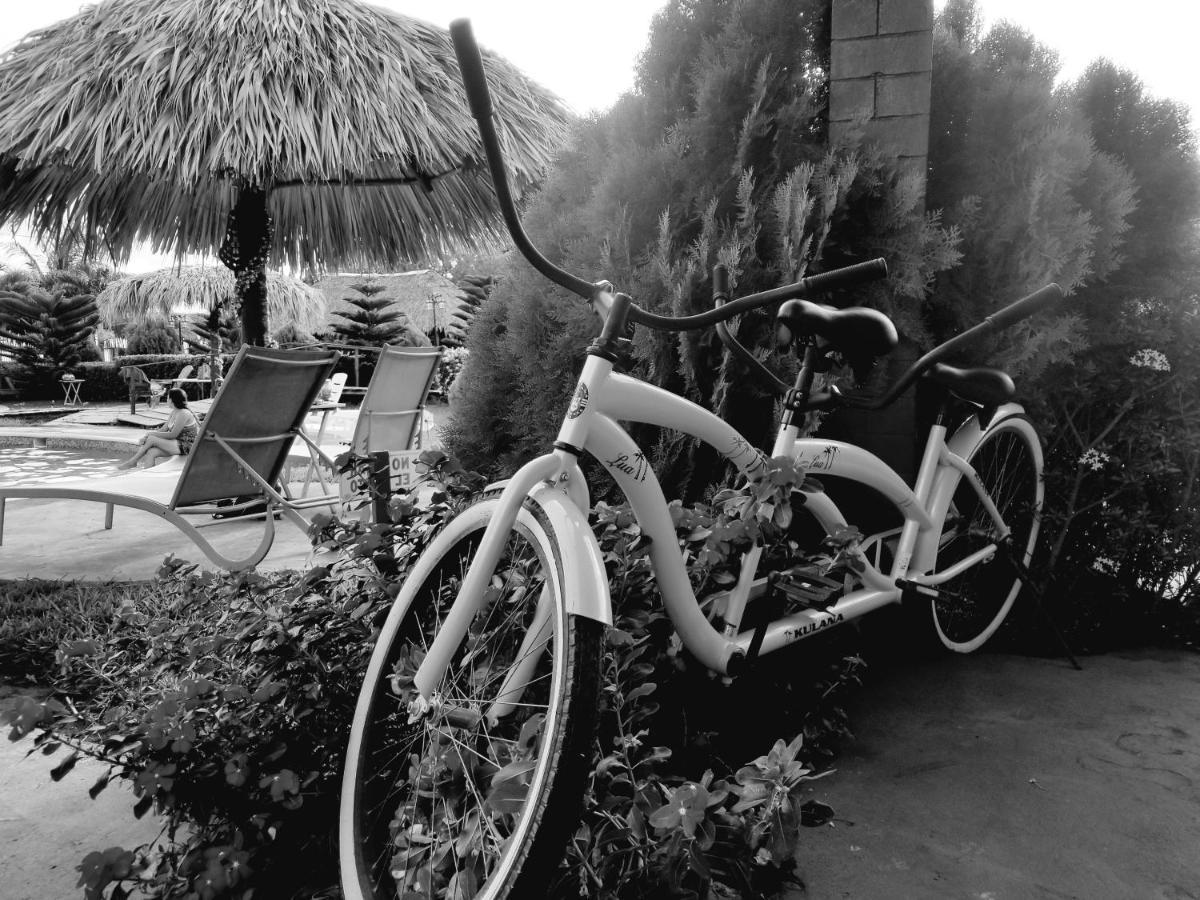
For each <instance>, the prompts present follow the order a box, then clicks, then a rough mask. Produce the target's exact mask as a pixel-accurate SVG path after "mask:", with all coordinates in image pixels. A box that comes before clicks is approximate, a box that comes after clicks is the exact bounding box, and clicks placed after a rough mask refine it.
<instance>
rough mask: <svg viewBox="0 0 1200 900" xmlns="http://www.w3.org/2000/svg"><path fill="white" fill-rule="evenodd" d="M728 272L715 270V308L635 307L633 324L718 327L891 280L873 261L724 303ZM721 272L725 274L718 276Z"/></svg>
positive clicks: (668, 328) (879, 263)
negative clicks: (664, 311) (675, 311)
mask: <svg viewBox="0 0 1200 900" xmlns="http://www.w3.org/2000/svg"><path fill="white" fill-rule="evenodd" d="M724 269H725V267H724V266H717V267H716V268H715V269H714V270H713V279H714V281H713V294H714V296H715V297H717V299H718V304H719V305H718V306H717V307H716V308H715V309H710V310H706V311H704V312H702V313H696V314H695V315H693V316H660V315H658V314H657V313H652V312H649V311H647V310H644V309H642V308H641V307H639V306H632V307H630V309H629V321H631V322H635V323H637V324H639V325H645V326H647V327H648V328H657V329H659V330H663V331H690V330H691V329H693V328H706V327H708V326H709V325H716V324H717V323H718V322H724V321H725V320H726V319H732V318H733V317H734V316H737V315H741V314H742V313H744V312H747V311H748V310H751V309H758V308H759V307H760V306H768V305H770V304H772V303H778V302H780V301H782V300H795V299H798V298H800V297H807V296H809V295H810V294H817V293H821V292H822V291H831V290H836V289H838V288H844V287H850V286H852V285H856V284H861V283H863V282H865V281H874V280H876V279H879V278H886V277H887V263H886V262H884V260H883V259H872V260H868V261H867V262H863V263H857V264H855V265H853V266H846V267H845V268H844V269H834V270H833V271H832V272H822V273H821V274H820V275H811V276H809V277H808V278H803V279H801V280H800V281H797V282H795V283H793V284H785V285H784V286H783V287H777V288H772V289H771V290H769V291H760V292H759V293H757V294H747V295H746V296H745V297H738V299H736V300H731V301H729V302H728V303H724V304H721V303H720V299H721V298H722V297H723V296H727V295H728V289H729V280H728V277H729V276H728V272H725V271H724ZM718 271H721V272H722V273H723V274H720V275H718V274H717V273H718ZM722 287H723V290H720V292H719V293H718V289H719V288H722Z"/></svg>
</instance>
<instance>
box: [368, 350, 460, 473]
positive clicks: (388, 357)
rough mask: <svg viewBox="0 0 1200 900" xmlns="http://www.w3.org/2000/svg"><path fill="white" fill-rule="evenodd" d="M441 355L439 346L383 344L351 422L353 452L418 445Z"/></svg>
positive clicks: (412, 448) (372, 451)
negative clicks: (360, 402) (430, 389)
mask: <svg viewBox="0 0 1200 900" xmlns="http://www.w3.org/2000/svg"><path fill="white" fill-rule="evenodd" d="M441 357H442V350H441V348H440V347H395V346H391V345H389V346H387V347H384V348H383V350H382V351H381V352H380V354H379V362H378V363H377V364H376V366H375V372H374V374H373V375H372V376H371V383H370V384H368V385H367V393H366V396H364V397H363V402H362V406H361V407H360V408H359V411H358V423H357V424H356V425H355V426H354V437H353V439H352V440H351V442H350V448H351V449H352V450H353V451H354V454H355V455H356V456H367V455H369V454H371V453H377V452H379V451H381V450H414V449H419V448H420V446H421V431H422V425H423V424H424V414H425V398H426V397H428V396H429V388H430V385H432V384H433V375H434V373H435V372H436V371H437V364H438V360H439V359H441Z"/></svg>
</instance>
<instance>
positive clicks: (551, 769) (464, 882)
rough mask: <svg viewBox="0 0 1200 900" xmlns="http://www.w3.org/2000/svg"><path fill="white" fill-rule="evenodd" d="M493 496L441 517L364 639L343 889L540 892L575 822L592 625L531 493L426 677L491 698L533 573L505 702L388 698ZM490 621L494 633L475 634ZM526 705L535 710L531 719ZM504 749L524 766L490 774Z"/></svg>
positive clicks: (583, 774)
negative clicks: (474, 600) (440, 666)
mask: <svg viewBox="0 0 1200 900" xmlns="http://www.w3.org/2000/svg"><path fill="white" fill-rule="evenodd" d="M495 508H496V499H495V496H494V495H493V496H488V497H485V498H483V499H482V500H480V501H478V502H477V503H475V504H473V505H472V506H471V507H468V509H466V510H464V512H463V513H461V514H460V515H458V516H456V517H455V518H454V519H453V520H451V522H450V523H448V524H447V525H446V527H445V528H444V529H443V531H442V532H441V533H440V534H439V535H438V536H437V537H436V538H435V539H434V540H433V542H432V543H431V544H430V545H429V547H428V548H427V549H426V550H425V552H424V553H423V554H422V555H421V558H420V559H419V560H418V562H417V563H416V564H415V565H414V567H413V570H412V573H411V574H410V575H409V577H408V579H407V580H406V582H405V585H404V587H403V589H402V590H401V592H400V594H399V595H398V597H397V599H396V602H395V604H394V605H393V608H392V610H391V612H390V614H389V616H388V619H387V621H386V622H385V624H384V626H383V629H382V632H381V634H380V636H379V638H378V640H377V642H376V647H375V650H374V652H373V654H372V658H371V663H370V665H369V667H368V670H367V676H366V678H365V679H364V683H363V688H362V691H361V693H360V696H359V701H358V704H357V707H356V710H355V714H354V720H353V724H352V727H351V735H350V742H349V749H348V752H347V758H346V768H345V771H344V773H343V785H342V798H341V809H340V821H339V866H340V871H341V880H342V890H343V892H344V896H345V897H346V898H347V900H383V898H385V897H387V898H398V897H400V898H405V900H409V898H410V897H412V898H415V897H431V898H444V897H450V896H453V897H455V898H458V897H478V898H486V900H501V898H509V897H512V898H517V897H534V896H540V894H541V893H542V892H543V890H544V888H545V885H546V883H547V881H548V878H549V875H550V873H551V870H552V869H553V868H554V867H555V866H557V864H558V862H559V861H560V860H561V858H562V851H563V846H564V844H565V842H566V839H567V837H568V836H569V835H571V834H573V833H574V831H575V824H576V822H577V820H578V816H579V810H580V806H581V803H582V798H583V793H584V789H585V787H586V778H587V771H588V762H589V759H590V754H591V750H592V742H593V740H594V736H595V728H596V717H597V710H598V707H599V684H600V657H601V652H602V643H603V637H604V625H603V624H602V623H600V622H596V621H593V620H591V619H587V618H584V617H581V616H575V615H571V614H568V613H567V612H566V608H565V605H564V604H563V602H562V599H563V598H562V596H561V585H562V584H563V583H564V582H563V578H562V567H563V558H562V555H561V553H560V550H559V542H558V540H557V539H556V536H555V534H554V530H553V527H552V526H551V524H550V522H549V520H548V519H547V518H546V517H545V516H544V515H543V514H542V513H541V512H540V510H539V509H538V508H537V507H536V505H535V504H533V503H532V502H531V501H528V500H527V501H525V504H524V506H523V507H522V510H521V512H520V514H519V515H518V519H517V522H516V524H515V525H514V527H513V530H512V532H511V533H510V536H509V540H508V542H507V546H506V549H505V553H504V554H503V556H502V558H501V562H500V564H499V565H498V566H497V569H496V574H495V575H494V576H493V578H492V581H491V585H490V587H489V596H488V599H487V601H486V603H485V607H484V610H483V611H482V612H481V613H480V614H479V615H477V616H476V618H475V619H474V620H473V622H472V625H471V627H470V628H469V629H468V635H467V637H466V638H465V639H464V641H463V644H462V645H461V646H460V647H459V648H458V649H457V650H456V652H455V655H454V658H453V660H452V662H451V664H450V667H449V669H448V670H447V673H446V674H445V676H444V677H443V680H442V690H441V691H440V693H441V694H442V696H443V697H444V698H449V697H451V695H453V696H454V699H455V701H456V702H458V703H459V704H460V707H459V708H464V707H468V706H469V705H470V703H471V702H477V703H478V704H479V707H478V708H483V707H485V706H486V704H487V703H488V702H489V696H488V695H489V694H490V695H491V696H490V699H493V700H494V699H495V694H497V693H499V692H500V690H501V688H500V677H499V673H500V672H504V671H507V670H508V669H509V668H511V665H512V663H513V662H514V659H513V656H515V654H516V653H517V652H519V651H520V648H521V646H522V645H521V644H520V643H519V641H520V640H521V639H522V638H523V636H524V634H525V632H526V631H529V632H530V633H532V628H531V627H530V624H531V616H532V614H533V610H534V609H535V608H536V606H537V603H536V599H537V596H538V595H539V594H540V588H539V582H538V578H539V577H540V578H543V579H547V580H546V581H543V582H541V583H543V584H544V583H548V584H549V585H550V590H552V591H553V601H554V602H553V612H552V633H551V634H550V637H549V640H548V641H546V642H544V643H543V644H542V647H541V649H539V650H537V653H536V659H537V660H538V661H537V663H536V666H537V668H536V669H535V670H534V672H533V673H532V677H530V679H529V681H528V686H527V687H526V688H525V692H524V694H522V696H521V697H520V703H519V704H518V706H517V707H516V708H515V709H514V710H513V712H512V714H511V715H510V716H505V717H504V718H503V719H501V720H500V721H498V722H494V723H491V724H490V725H489V723H488V721H487V719H486V718H480V719H479V720H478V721H477V722H476V723H475V724H474V725H473V726H471V725H466V726H463V724H462V723H461V722H458V723H455V722H451V721H449V720H448V719H447V718H446V715H445V714H443V713H444V710H446V709H449V707H450V704H447V705H446V707H444V708H442V709H436V708H435V710H434V711H433V712H432V713H431V714H429V715H428V716H427V717H425V718H424V719H422V720H420V721H418V722H416V723H415V725H413V724H410V723H409V722H408V718H407V716H406V715H405V713H404V710H405V709H406V708H407V702H408V700H409V699H411V696H412V695H415V691H412V689H411V687H409V688H405V687H404V684H403V680H404V674H405V673H406V672H410V671H415V666H416V663H417V662H419V659H420V657H422V656H423V653H421V652H420V644H421V639H425V640H427V639H428V637H429V636H430V635H432V633H433V632H434V631H435V630H436V624H434V623H435V622H436V621H438V619H439V616H440V615H441V612H442V610H443V609H444V608H445V607H443V606H442V603H443V601H445V600H446V598H448V597H452V596H456V595H457V590H456V588H455V583H456V581H461V578H462V576H463V575H464V574H465V572H466V569H467V566H468V565H469V562H470V559H471V558H472V556H473V554H474V551H475V549H476V547H477V546H478V543H479V540H480V538H481V537H482V534H483V530H484V528H485V527H486V525H487V522H488V521H489V520H490V519H491V517H492V515H493V514H494V511H495ZM539 569H540V570H541V574H540V575H539V573H538V570H539ZM547 576H549V577H548V578H547ZM510 588H512V595H511V596H509V589H510ZM518 591H520V592H521V596H516V592H518ZM514 597H515V599H514ZM523 599H524V600H527V601H529V602H522V600H523ZM505 606H507V607H509V608H507V609H505V612H504V616H503V618H501V619H500V621H499V622H498V624H493V623H494V619H493V616H494V614H495V612H496V611H497V610H499V609H502V608H504V607H505ZM502 631H503V632H504V634H503V635H502V637H508V638H509V640H508V641H507V643H505V642H504V641H503V640H500V639H498V640H496V641H495V642H492V641H491V640H490V638H489V635H492V634H500V632H502ZM537 640H538V638H537V637H535V638H534V641H537ZM464 651H465V652H464ZM525 655H526V656H528V655H530V654H529V651H526V653H525ZM472 691H474V692H475V693H474V694H472V693H471V692H472ZM542 701H544V702H542ZM538 715H543V716H545V718H544V719H543V720H542V721H541V723H540V728H539V725H538V723H537V722H536V719H535V717H536V716H538ZM531 726H532V731H530V727H531ZM525 745H528V746H525ZM451 751H453V752H451ZM464 751H469V752H466V753H465V754H464ZM529 752H534V753H536V755H535V756H534V758H533V760H532V762H531V761H530V760H529V759H527V758H526V754H528V753H529ZM468 760H469V761H470V762H469V763H468ZM510 764H512V765H517V766H518V767H529V766H531V768H529V769H528V771H525V772H522V774H520V775H519V776H517V777H515V778H509V779H505V783H506V785H507V788H506V789H505V788H499V787H498V786H497V784H496V783H495V781H494V777H495V775H496V774H497V771H496V770H500V771H501V772H503V771H504V770H505V766H508V765H510ZM520 782H527V783H526V784H524V785H521V784H519V783H520ZM514 783H516V784H517V790H516V791H515V793H516V796H515V797H514V796H513V795H514V790H513V787H514ZM521 787H523V788H524V790H523V792H522V790H521ZM485 790H486V791H488V793H487V794H486V795H485V793H484V791H485ZM498 791H501V792H502V793H504V794H505V796H504V797H503V799H497V792H498ZM522 794H523V796H522ZM439 802H440V804H441V809H440V810H439V809H438V804H439Z"/></svg>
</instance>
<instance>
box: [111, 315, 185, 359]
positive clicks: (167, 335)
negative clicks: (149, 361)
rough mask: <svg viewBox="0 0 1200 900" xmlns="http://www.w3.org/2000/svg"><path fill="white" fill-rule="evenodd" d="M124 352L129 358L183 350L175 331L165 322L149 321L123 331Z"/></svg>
mask: <svg viewBox="0 0 1200 900" xmlns="http://www.w3.org/2000/svg"><path fill="white" fill-rule="evenodd" d="M125 342H126V352H127V353H129V354H130V355H131V356H140V355H148V354H167V353H179V352H181V351H182V350H183V348H182V347H181V346H180V344H179V336H178V335H177V334H176V332H175V329H173V328H172V327H171V326H170V325H168V324H166V323H165V322H158V321H150V322H141V323H138V324H136V325H130V326H128V327H127V328H126V329H125Z"/></svg>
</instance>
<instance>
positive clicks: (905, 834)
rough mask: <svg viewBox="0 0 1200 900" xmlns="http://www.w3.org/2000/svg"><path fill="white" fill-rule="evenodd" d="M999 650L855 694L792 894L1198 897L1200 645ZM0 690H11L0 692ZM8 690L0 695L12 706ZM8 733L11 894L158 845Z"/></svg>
mask: <svg viewBox="0 0 1200 900" xmlns="http://www.w3.org/2000/svg"><path fill="white" fill-rule="evenodd" d="M1084 666H1085V671H1083V672H1075V671H1072V670H1071V669H1069V668H1068V667H1067V666H1066V665H1065V664H1063V663H1061V662H1058V661H1054V660H1040V659H1027V658H1022V657H1009V656H989V655H986V654H981V655H975V656H970V657H963V658H956V659H945V660H940V661H937V662H923V663H909V664H905V665H900V666H895V667H892V668H890V669H888V670H887V671H884V672H876V673H875V675H876V677H875V678H874V679H873V681H872V683H871V684H869V685H868V686H867V687H866V688H865V689H864V690H863V692H862V694H861V696H860V699H859V702H858V704H857V707H858V708H857V709H856V710H854V711H853V721H854V727H855V730H856V732H857V735H858V736H857V739H856V741H855V742H854V744H853V745H852V746H851V747H849V748H847V751H846V753H845V754H844V756H843V758H842V759H841V760H840V762H839V763H838V771H837V772H836V773H835V774H834V775H831V776H829V777H828V778H826V779H824V780H822V781H819V782H816V784H815V789H814V791H813V796H814V797H816V798H818V799H821V800H823V801H825V802H828V803H830V804H831V805H832V806H833V807H834V808H835V810H836V812H837V817H836V818H835V819H834V821H833V823H832V824H831V825H827V826H824V827H821V828H815V829H805V830H804V831H803V833H802V834H801V835H800V857H801V860H802V865H803V869H804V872H805V875H806V879H807V891H806V892H797V893H794V894H792V895H790V897H789V900H802V898H812V900H835V898H854V900H910V898H912V900H927V898H928V900H941V898H946V900H950V898H954V900H1071V898H1076V900H1187V898H1192V900H1194V898H1197V897H1200V852H1198V851H1197V848H1198V847H1200V745H1198V744H1197V741H1196V735H1197V731H1198V729H1200V726H1198V725H1197V723H1198V722H1200V657H1197V656H1195V655H1189V654H1183V653H1174V652H1172V653H1165V652H1138V653H1129V654H1117V655H1110V656H1103V657H1091V658H1085V659H1084ZM3 694H4V690H3V689H2V688H0V698H2V697H3ZM2 704H3V699H0V705H2ZM23 753H24V747H23V746H22V745H20V744H15V745H14V744H9V743H7V742H0V797H3V798H4V802H3V804H2V805H0V873H2V874H0V897H3V898H4V900H59V898H69V897H76V896H79V895H78V893H77V892H75V890H74V888H73V885H74V883H75V879H76V877H77V876H76V874H75V873H74V871H73V867H74V866H75V865H77V864H78V862H79V859H80V858H81V857H82V856H83V854H84V853H86V852H88V851H90V850H93V849H104V848H106V847H110V846H113V845H116V844H121V845H123V846H125V847H131V846H133V845H135V844H137V843H139V842H141V841H145V840H150V839H152V838H153V837H154V836H155V835H156V834H157V827H156V825H154V824H153V823H151V822H149V821H141V822H138V821H136V820H134V819H133V818H132V816H131V814H130V809H131V807H132V800H131V797H130V795H129V794H128V793H127V792H125V791H123V790H121V789H117V790H114V789H112V788H110V789H109V790H108V791H105V792H104V793H102V794H101V795H100V797H99V798H98V799H97V800H96V801H90V800H88V799H87V793H86V791H87V787H88V785H90V784H91V783H92V781H93V780H94V779H95V777H96V776H97V775H98V774H99V770H97V769H96V768H95V767H89V766H87V765H85V764H81V765H80V766H79V767H78V768H77V769H76V771H74V772H72V773H71V774H70V775H68V776H67V777H66V778H65V779H64V780H63V781H62V782H59V783H58V784H55V783H53V782H51V781H50V779H49V777H48V776H47V775H46V772H47V771H48V770H49V768H50V766H51V765H53V763H52V762H50V761H47V760H46V759H45V758H43V757H41V756H39V755H35V756H33V757H30V758H29V759H27V760H26V759H23V758H22V757H23Z"/></svg>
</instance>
